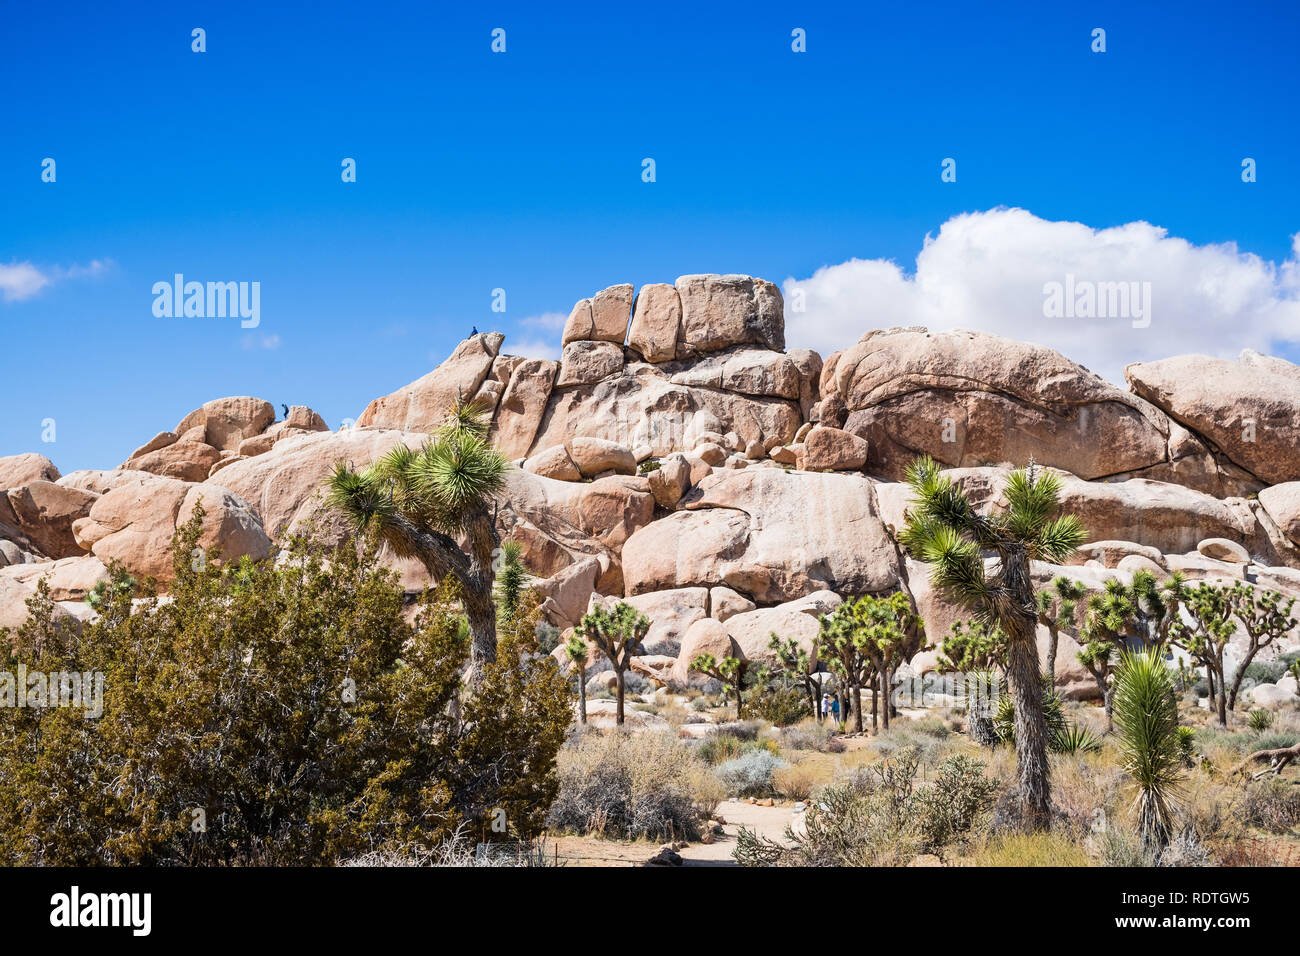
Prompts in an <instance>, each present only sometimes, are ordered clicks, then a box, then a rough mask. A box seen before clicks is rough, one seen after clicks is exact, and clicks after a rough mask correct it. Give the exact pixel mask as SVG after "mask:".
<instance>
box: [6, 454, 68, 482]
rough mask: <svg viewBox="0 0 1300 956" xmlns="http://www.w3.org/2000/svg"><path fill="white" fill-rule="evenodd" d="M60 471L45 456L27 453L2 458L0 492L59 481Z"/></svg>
mask: <svg viewBox="0 0 1300 956" xmlns="http://www.w3.org/2000/svg"><path fill="white" fill-rule="evenodd" d="M58 480H59V469H57V468H55V467H54V462H52V461H50V460H49V459H48V458H46V457H45V456H44V455H37V454H35V453H34V452H27V453H25V454H22V455H6V456H5V457H3V458H0V490H3V489H5V488H17V487H19V486H20V485H25V484H28V483H29V482H33V481H58Z"/></svg>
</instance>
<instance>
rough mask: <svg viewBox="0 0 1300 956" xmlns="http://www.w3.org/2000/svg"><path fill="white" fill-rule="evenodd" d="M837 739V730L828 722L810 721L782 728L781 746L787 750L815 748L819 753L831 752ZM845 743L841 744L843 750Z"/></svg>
mask: <svg viewBox="0 0 1300 956" xmlns="http://www.w3.org/2000/svg"><path fill="white" fill-rule="evenodd" d="M835 742H837V741H836V740H835V730H834V728H832V727H831V726H830V725H828V724H819V723H816V722H814V721H808V722H805V723H802V724H796V725H795V726H793V727H782V728H781V746H782V747H784V748H785V749H786V750H815V751H817V752H818V753H829V752H831V749H830V748H831V744H832V743H835ZM842 749H843V744H841V750H842Z"/></svg>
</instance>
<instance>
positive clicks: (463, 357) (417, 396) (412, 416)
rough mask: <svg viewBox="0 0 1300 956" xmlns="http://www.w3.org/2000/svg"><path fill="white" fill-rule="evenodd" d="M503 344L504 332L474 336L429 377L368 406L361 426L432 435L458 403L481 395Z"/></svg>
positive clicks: (462, 344) (358, 420)
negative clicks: (484, 383) (374, 426)
mask: <svg viewBox="0 0 1300 956" xmlns="http://www.w3.org/2000/svg"><path fill="white" fill-rule="evenodd" d="M503 341H505V336H504V335H502V334H501V333H500V332H480V333H478V334H477V335H471V336H470V337H469V338H467V339H465V341H463V342H461V343H460V344H459V345H458V346H456V350H455V351H454V352H452V353H451V356H450V357H449V358H448V359H447V360H446V361H445V362H443V363H442V364H441V365H439V366H438V367H437V368H436V369H434V370H433V371H432V372H430V373H429V374H428V375H426V376H424V377H423V378H421V379H417V380H416V381H414V382H412V383H411V384H410V385H406V386H403V387H402V388H399V389H398V390H397V391H395V392H393V393H392V394H391V395H386V396H384V397H383V398H377V399H375V400H374V401H373V402H371V403H370V404H369V405H367V406H366V409H365V411H363V412H362V413H361V417H360V418H358V419H357V425H358V426H361V427H364V426H366V425H376V426H378V427H380V428H389V429H397V430H399V431H408V432H425V433H428V432H430V431H432V430H433V429H435V428H437V427H438V425H439V424H441V423H442V420H443V417H444V416H445V415H446V414H447V409H449V408H450V407H451V406H452V405H453V404H455V403H456V401H457V400H460V399H463V400H465V401H469V400H470V399H472V398H473V397H474V396H475V395H477V394H478V391H479V388H480V386H482V384H483V381H484V380H485V379H486V378H487V376H488V372H490V371H491V370H492V363H493V362H494V361H495V360H496V357H497V354H498V353H499V352H500V351H501V343H502V342H503Z"/></svg>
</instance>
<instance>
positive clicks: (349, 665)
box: [0, 509, 571, 865]
mask: <svg viewBox="0 0 1300 956" xmlns="http://www.w3.org/2000/svg"><path fill="white" fill-rule="evenodd" d="M201 520H202V512H201V509H196V514H195V517H194V519H193V520H192V521H191V522H190V523H189V524H188V525H187V526H186V527H185V528H183V529H182V530H181V531H179V532H178V533H177V537H176V539H175V540H174V542H173V554H174V556H175V571H176V578H175V581H174V582H173V584H172V586H171V598H172V599H171V600H169V601H165V602H164V601H160V600H157V599H154V598H151V597H149V596H148V595H149V594H150V593H151V590H150V588H149V586H148V584H147V583H146V585H145V587H144V588H143V589H142V590H143V591H144V593H145V594H146V600H144V601H143V603H142V604H141V605H140V606H139V607H133V606H132V603H131V593H130V591H129V590H128V589H126V588H112V589H108V593H107V594H104V595H102V597H103V598H104V599H105V600H104V603H103V604H102V606H101V608H100V616H99V618H98V620H96V621H95V622H94V623H92V624H88V625H86V626H85V628H84V630H83V631H81V632H80V633H78V632H76V631H75V630H71V629H65V628H64V627H63V626H62V625H61V624H60V622H59V621H57V620H56V619H55V618H54V614H53V610H54V606H53V602H51V601H50V598H49V593H48V591H46V590H44V589H42V590H40V591H39V592H38V594H37V596H36V597H35V598H34V599H33V600H32V601H31V602H29V608H30V611H31V614H30V616H29V618H28V620H27V623H26V624H25V625H24V626H23V627H22V628H21V629H20V630H19V631H18V632H17V634H16V635H14V639H13V642H12V648H11V649H10V651H9V665H10V668H11V669H12V668H13V667H14V666H16V665H18V664H22V665H25V666H26V667H27V669H28V670H29V671H36V670H39V671H44V672H46V673H49V672H55V671H74V670H75V671H81V672H84V671H97V672H101V673H102V674H104V675H105V685H104V694H103V714H102V716H100V717H99V718H98V719H85V718H84V717H83V713H82V711H80V710H74V709H71V708H67V707H51V708H45V709H39V708H12V707H8V708H0V861H2V862H4V863H9V864H37V865H102V864H127V863H130V864H144V865H175V864H203V865H231V864H247V863H260V864H268V865H288V864H320V863H331V862H334V861H336V860H338V859H340V858H350V857H355V856H358V855H361V854H364V853H367V852H370V851H373V850H377V849H382V848H385V847H390V846H398V847H403V848H410V847H412V846H428V847H433V846H437V845H441V844H443V843H445V841H446V840H448V839H450V838H452V837H453V835H456V834H460V835H462V836H469V837H471V838H476V839H481V840H485V839H492V838H494V837H497V836H498V834H497V832H496V830H495V828H494V827H493V823H498V825H499V823H500V822H505V823H506V825H507V830H508V833H504V834H499V836H500V837H501V838H524V839H528V838H531V837H533V836H535V835H536V834H537V833H538V832H540V830H541V828H542V826H543V824H544V820H545V814H546V809H547V807H548V806H549V805H550V802H551V799H552V797H553V796H554V794H555V791H556V786H557V783H556V775H555V755H556V753H557V751H558V750H559V748H560V746H561V744H562V742H563V739H564V734H565V732H566V728H567V726H568V724H569V723H570V720H571V714H570V700H569V694H568V689H567V687H566V685H565V682H564V680H563V678H562V677H561V676H560V674H559V671H558V669H557V668H556V667H555V665H554V662H553V661H551V660H550V659H549V658H540V659H539V658H537V657H535V656H534V655H532V654H530V653H523V649H521V648H520V647H519V646H518V644H517V642H516V639H515V637H514V636H513V634H512V633H510V632H507V633H506V635H505V636H504V638H503V640H502V641H501V643H500V645H499V648H498V660H497V663H496V664H493V665H490V666H488V667H487V668H486V670H485V672H484V679H483V684H482V687H481V688H480V689H479V690H478V692H477V693H476V694H475V695H473V696H469V695H465V694H462V689H461V683H460V673H461V670H462V668H463V667H464V666H465V665H466V663H467V660H468V653H469V646H468V644H469V642H468V638H467V631H466V628H465V626H464V621H463V618H462V617H461V616H460V613H459V606H458V604H457V602H456V601H455V599H454V592H453V591H451V590H450V589H448V590H446V591H442V592H439V593H438V594H437V595H431V596H428V597H427V599H426V601H425V606H424V608H423V609H422V611H421V612H420V614H419V616H418V618H417V621H416V623H415V624H414V625H412V624H409V623H407V622H406V620H405V619H404V617H403V609H402V601H403V591H402V588H401V586H400V584H399V583H398V581H397V578H396V575H395V574H394V573H393V572H392V571H389V570H387V569H385V568H383V567H382V566H380V565H379V564H378V561H377V559H376V552H375V548H374V547H373V546H367V547H364V548H360V549H358V548H355V547H352V546H347V547H343V548H341V549H339V550H337V551H333V552H328V551H326V550H324V549H322V548H320V547H318V546H315V545H313V544H312V543H311V542H309V541H306V540H302V539H299V540H297V541H295V542H293V543H292V545H291V546H290V549H289V555H288V558H287V560H285V561H282V562H271V561H266V562H262V563H254V562H251V561H248V560H243V561H240V562H238V563H236V564H233V565H229V566H225V567H222V566H221V565H220V563H219V561H218V560H217V558H218V556H217V555H215V554H209V555H208V556H207V557H208V560H206V561H192V560H191V554H192V553H193V552H194V549H195V548H196V547H197V541H198V537H199V531H200V522H201ZM529 650H531V648H530V649H529ZM458 700H459V704H458V707H454V706H453V704H454V703H455V702H457V701H458ZM457 710H458V711H459V712H458V713H457ZM498 810H500V811H504V813H503V815H499V814H498V813H497V811H498Z"/></svg>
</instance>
